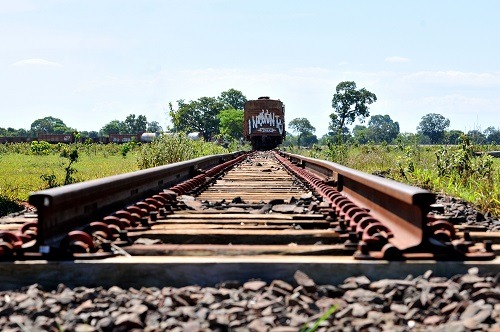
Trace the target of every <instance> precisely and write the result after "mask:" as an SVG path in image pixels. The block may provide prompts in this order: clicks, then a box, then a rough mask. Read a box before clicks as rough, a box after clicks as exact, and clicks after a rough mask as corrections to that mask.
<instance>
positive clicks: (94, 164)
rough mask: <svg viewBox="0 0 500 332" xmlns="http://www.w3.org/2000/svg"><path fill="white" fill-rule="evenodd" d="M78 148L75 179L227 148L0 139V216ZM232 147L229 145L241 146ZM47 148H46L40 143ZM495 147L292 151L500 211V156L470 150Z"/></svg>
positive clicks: (44, 184) (59, 176)
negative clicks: (41, 143) (36, 143)
mask: <svg viewBox="0 0 500 332" xmlns="http://www.w3.org/2000/svg"><path fill="white" fill-rule="evenodd" d="M71 148H77V150H78V161H77V162H76V163H74V164H73V165H72V167H73V168H74V169H75V170H76V173H74V174H72V176H73V177H74V179H75V181H76V182H79V181H85V180H91V179H96V178H102V177H105V176H109V175H114V174H121V173H126V172H131V171H135V170H138V169H139V168H147V167H153V166H158V165H162V164H168V163H172V162H176V161H180V160H186V159H192V158H196V157H198V156H202V155H208V154H214V153H226V152H228V150H227V149H223V148H221V147H219V146H216V145H214V144H211V143H203V142H193V141H189V140H186V139H185V138H182V137H180V136H179V137H165V139H164V140H161V141H158V142H156V143H152V144H147V145H143V146H138V145H134V144H132V145H130V146H126V145H121V146H120V145H113V144H111V145H95V144H91V145H83V144H80V145H78V146H76V147H75V146H73V147H71V146H60V145H59V146H57V145H55V146H54V145H53V146H35V147H33V146H30V145H29V144H16V145H11V146H2V145H0V171H1V173H0V215H2V213H3V214H5V212H4V211H6V210H7V211H9V212H12V211H13V209H15V208H16V206H15V204H14V205H13V202H22V201H27V200H28V197H29V193H30V192H32V191H37V190H41V189H45V188H48V187H49V183H48V181H47V180H44V179H42V178H41V177H42V176H43V175H45V176H49V177H50V176H53V179H55V181H56V182H57V183H59V184H61V183H63V182H64V178H65V174H66V172H65V167H67V166H68V163H69V159H68V157H67V155H68V153H66V157H61V155H64V153H65V151H66V152H68V151H69V150H68V149H71ZM240 148H241V147H232V148H230V150H236V149H240ZM44 149H46V150H44ZM484 150H498V147H481V146H472V145H471V144H469V143H464V144H462V145H460V146H453V147H447V146H418V145H413V146H411V145H410V146H387V145H385V146H384V145H378V146H376V145H362V146H326V147H314V148H312V149H309V150H297V149H293V150H292V151H291V152H293V153H298V154H302V155H306V156H311V157H313V158H318V159H325V160H331V161H334V162H337V163H339V164H342V165H345V166H347V167H351V168H355V169H358V170H361V171H364V172H367V173H371V174H377V175H382V176H385V177H388V178H391V179H394V180H396V181H400V182H404V183H408V184H411V185H415V186H418V187H422V188H425V189H428V190H431V191H433V192H437V193H444V194H447V195H452V196H455V197H461V198H463V199H464V200H466V201H468V202H470V203H472V204H474V205H476V206H477V207H478V208H479V209H480V210H482V211H483V212H490V213H492V214H493V215H496V216H500V159H494V158H491V157H486V156H484V157H477V156H474V152H475V151H484Z"/></svg>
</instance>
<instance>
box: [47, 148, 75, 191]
mask: <svg viewBox="0 0 500 332" xmlns="http://www.w3.org/2000/svg"><path fill="white" fill-rule="evenodd" d="M78 147H79V145H78V144H71V145H61V153H60V155H59V156H60V157H61V158H64V159H67V162H68V164H67V165H66V166H65V163H63V164H62V166H63V169H64V181H62V185H67V184H71V183H75V182H77V180H76V179H75V177H74V176H73V175H74V174H76V173H77V172H78V171H77V170H76V169H75V168H74V167H73V164H74V163H76V162H77V161H78ZM40 179H42V180H43V181H44V182H45V183H46V185H47V187H48V188H54V187H58V186H59V185H60V182H59V181H57V176H56V175H55V174H54V171H53V170H52V173H50V174H46V173H44V174H42V175H40Z"/></svg>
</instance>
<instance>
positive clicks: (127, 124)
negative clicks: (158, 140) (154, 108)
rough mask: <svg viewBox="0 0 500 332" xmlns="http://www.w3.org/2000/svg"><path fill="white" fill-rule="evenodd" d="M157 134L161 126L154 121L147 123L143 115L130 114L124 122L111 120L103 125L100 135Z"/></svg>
mask: <svg viewBox="0 0 500 332" xmlns="http://www.w3.org/2000/svg"><path fill="white" fill-rule="evenodd" d="M146 130H148V131H150V132H159V131H161V130H162V128H161V126H160V125H159V124H158V122H156V121H152V122H150V123H148V119H147V118H146V116H145V115H142V114H141V115H138V116H137V117H136V115H135V114H130V115H128V116H127V117H126V118H125V121H119V120H113V121H111V122H109V123H107V124H105V125H104V126H103V127H102V128H101V130H100V133H101V135H106V136H109V135H110V134H140V133H144V132H146Z"/></svg>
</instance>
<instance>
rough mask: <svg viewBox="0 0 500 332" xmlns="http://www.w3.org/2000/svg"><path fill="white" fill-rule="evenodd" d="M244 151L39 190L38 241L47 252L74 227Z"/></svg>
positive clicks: (34, 201) (33, 196)
mask: <svg viewBox="0 0 500 332" xmlns="http://www.w3.org/2000/svg"><path fill="white" fill-rule="evenodd" d="M243 153H244V152H241V151H240V152H236V153H232V154H224V155H212V156H207V157H201V158H197V159H193V160H189V161H184V162H178V163H174V164H170V165H166V166H159V167H154V168H150V169H146V170H141V171H136V172H131V173H126V174H121V175H115V176H110V177H106V178H102V179H98V180H92V181H86V182H82V183H76V184H71V185H67V186H63V187H58V188H52V189H47V190H42V191H38V192H35V193H33V194H31V195H30V197H29V202H30V204H32V205H34V206H35V207H36V208H37V213H38V233H37V245H38V246H40V250H41V251H45V253H47V252H48V251H50V250H51V248H56V249H57V248H59V246H60V244H61V241H62V240H63V239H64V238H65V237H66V236H67V234H68V233H69V232H71V231H73V230H80V229H83V228H84V227H86V226H87V225H88V224H89V223H91V222H93V221H95V220H99V219H100V218H103V217H104V216H106V214H108V213H111V212H112V211H116V210H117V209H120V208H122V207H123V206H126V205H127V204H130V203H133V202H137V201H139V200H141V199H144V198H146V197H148V196H152V195H154V194H155V193H158V192H160V191H162V190H163V189H165V188H169V187H170V186H173V185H176V184H178V183H180V182H182V181H184V180H187V179H189V178H192V177H194V176H195V175H197V173H199V170H203V169H209V168H212V167H214V166H217V165H220V164H223V163H224V162H227V161H228V160H232V159H234V158H236V157H238V156H240V155H242V154H243Z"/></svg>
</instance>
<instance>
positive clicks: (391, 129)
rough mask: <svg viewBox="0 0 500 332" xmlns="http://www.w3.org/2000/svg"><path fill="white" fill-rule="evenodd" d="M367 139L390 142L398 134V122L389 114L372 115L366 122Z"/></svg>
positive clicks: (376, 141)
mask: <svg viewBox="0 0 500 332" xmlns="http://www.w3.org/2000/svg"><path fill="white" fill-rule="evenodd" d="M368 130H369V139H370V140H372V141H373V142H375V143H381V142H387V143H391V142H392V141H393V140H394V139H395V138H396V137H397V136H398V134H399V123H397V122H394V121H392V119H391V117H390V116H389V115H374V116H372V117H371V118H370V121H369V122H368Z"/></svg>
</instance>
